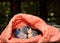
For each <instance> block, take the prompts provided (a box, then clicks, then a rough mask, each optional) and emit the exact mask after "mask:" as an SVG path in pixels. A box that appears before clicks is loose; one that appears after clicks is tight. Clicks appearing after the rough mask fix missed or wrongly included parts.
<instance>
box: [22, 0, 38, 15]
mask: <svg viewBox="0 0 60 43" xmlns="http://www.w3.org/2000/svg"><path fill="white" fill-rule="evenodd" d="M21 11H22V13H29V14H34V15H38V14H39V2H32V1H30V2H26V1H25V2H21Z"/></svg>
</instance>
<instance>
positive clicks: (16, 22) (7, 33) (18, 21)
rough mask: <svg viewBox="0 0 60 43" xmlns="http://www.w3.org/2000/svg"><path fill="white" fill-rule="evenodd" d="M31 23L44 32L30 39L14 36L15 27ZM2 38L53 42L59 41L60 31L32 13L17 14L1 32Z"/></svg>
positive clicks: (16, 42) (14, 42) (22, 42)
mask: <svg viewBox="0 0 60 43" xmlns="http://www.w3.org/2000/svg"><path fill="white" fill-rule="evenodd" d="M26 25H29V26H31V27H33V28H36V29H38V30H39V31H41V32H42V34H40V35H38V36H36V37H33V38H30V39H18V38H15V37H14V36H13V31H14V30H15V28H18V27H23V26H26ZM1 37H2V40H3V41H4V42H8V43H27V42H52V41H58V40H59V38H60V36H59V31H58V29H57V28H55V27H53V26H50V25H47V24H46V23H45V22H44V20H42V19H41V18H39V17H36V16H33V15H31V14H22V13H20V14H16V15H15V16H14V17H13V18H12V19H11V20H10V22H9V24H8V25H7V27H6V28H5V30H4V31H3V32H2V33H1Z"/></svg>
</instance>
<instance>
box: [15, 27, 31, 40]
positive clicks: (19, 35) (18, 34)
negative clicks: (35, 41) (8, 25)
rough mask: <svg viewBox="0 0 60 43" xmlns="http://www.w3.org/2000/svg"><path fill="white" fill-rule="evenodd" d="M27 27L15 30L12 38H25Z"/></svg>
mask: <svg viewBox="0 0 60 43" xmlns="http://www.w3.org/2000/svg"><path fill="white" fill-rule="evenodd" d="M29 28H30V27H29V26H24V27H22V28H17V29H16V31H15V32H14V36H15V37H17V38H21V39H26V38H27V31H28V30H29Z"/></svg>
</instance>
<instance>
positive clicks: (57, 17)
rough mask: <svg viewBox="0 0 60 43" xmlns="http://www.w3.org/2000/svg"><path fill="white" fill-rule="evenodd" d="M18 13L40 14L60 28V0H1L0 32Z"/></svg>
mask: <svg viewBox="0 0 60 43" xmlns="http://www.w3.org/2000/svg"><path fill="white" fill-rule="evenodd" d="M18 13H25V14H32V15H35V16H38V17H40V18H42V19H43V20H44V21H45V22H46V23H47V24H49V25H52V26H55V27H57V28H60V0H0V33H1V32H2V31H3V30H4V28H5V27H6V26H7V24H8V22H9V21H10V19H11V18H12V17H13V16H14V15H15V14H18Z"/></svg>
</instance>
